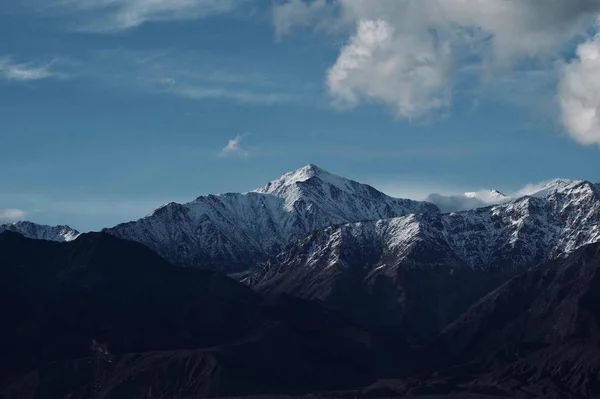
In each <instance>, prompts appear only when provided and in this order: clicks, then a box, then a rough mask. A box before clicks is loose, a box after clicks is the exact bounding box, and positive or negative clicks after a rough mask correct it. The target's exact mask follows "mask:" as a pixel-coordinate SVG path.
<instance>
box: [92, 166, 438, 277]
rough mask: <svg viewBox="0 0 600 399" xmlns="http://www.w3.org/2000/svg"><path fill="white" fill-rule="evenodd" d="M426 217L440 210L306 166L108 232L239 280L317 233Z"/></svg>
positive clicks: (176, 260)
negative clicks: (366, 222) (298, 240)
mask: <svg viewBox="0 0 600 399" xmlns="http://www.w3.org/2000/svg"><path fill="white" fill-rule="evenodd" d="M423 212H425V213H437V212H438V209H437V207H435V206H434V205H432V204H429V203H424V202H417V201H411V200H404V199H397V198H392V197H388V196H386V195H385V194H383V193H381V192H379V191H377V190H375V189H374V188H373V187H371V186H368V185H365V184H360V183H357V182H355V181H351V180H347V179H344V178H342V177H338V176H335V175H333V174H330V173H329V172H327V171H325V170H323V169H321V168H319V167H317V166H315V165H308V166H305V167H303V168H301V169H298V170H296V171H293V172H290V173H286V174H285V175H283V176H282V177H280V178H279V179H277V180H275V181H272V182H270V183H269V184H267V185H266V186H264V187H261V188H259V189H257V190H254V191H251V192H248V193H244V194H223V195H209V196H203V197H199V198H197V199H196V200H194V201H192V202H190V203H187V204H177V203H170V204H167V205H165V206H163V207H161V208H158V209H157V210H155V211H154V212H153V213H152V214H150V215H149V216H147V217H145V218H143V219H140V220H138V221H135V222H130V223H124V224H120V225H117V226H115V227H113V228H109V229H106V230H104V231H105V232H107V233H110V234H113V235H115V236H117V237H120V238H125V239H129V240H133V241H137V242H140V243H143V244H145V245H146V246H148V247H149V248H151V249H153V250H154V251H156V252H157V253H159V254H160V255H161V256H162V257H164V258H165V259H167V260H169V261H170V262H172V263H174V264H177V265H181V266H186V267H200V268H205V269H211V270H218V271H224V272H228V273H233V272H240V271H245V270H248V269H249V268H251V267H253V266H254V265H255V264H256V263H258V262H262V261H264V260H266V259H267V258H269V257H270V256H274V255H275V254H277V253H278V252H279V251H281V250H282V249H283V248H284V247H285V246H286V245H287V244H289V243H290V242H292V241H293V240H294V239H296V238H299V237H301V236H303V235H305V234H308V233H310V232H311V231H313V230H317V229H322V228H324V227H327V226H330V225H334V224H341V223H348V222H355V221H360V220H376V219H383V218H391V217H397V216H404V215H408V214H413V213H423Z"/></svg>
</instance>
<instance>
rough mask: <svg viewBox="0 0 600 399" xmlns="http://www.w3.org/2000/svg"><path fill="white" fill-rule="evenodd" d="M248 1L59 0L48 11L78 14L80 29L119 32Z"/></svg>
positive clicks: (208, 13) (227, 9) (207, 13)
mask: <svg viewBox="0 0 600 399" xmlns="http://www.w3.org/2000/svg"><path fill="white" fill-rule="evenodd" d="M245 1H246V0H59V1H57V2H56V3H54V4H52V5H51V6H46V7H45V10H59V11H61V12H67V13H71V14H74V15H76V16H77V17H78V19H80V20H81V23H79V24H78V25H77V26H78V29H80V30H85V31H94V32H99V33H102V32H115V31H122V30H126V29H131V28H135V27H138V26H140V25H143V24H145V23H148V22H152V21H157V22H162V21H171V20H193V19H199V18H205V17H208V16H211V15H218V14H224V13H228V12H230V11H232V10H234V9H235V8H237V7H239V6H241V5H242V4H244V3H245Z"/></svg>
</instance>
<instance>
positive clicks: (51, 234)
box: [0, 222, 79, 242]
mask: <svg viewBox="0 0 600 399" xmlns="http://www.w3.org/2000/svg"><path fill="white" fill-rule="evenodd" d="M4 231H13V232H16V233H19V234H22V235H24V236H25V237H28V238H33V239H36V240H48V241H58V242H65V241H73V240H75V239H76V238H77V237H79V232H78V231H77V230H75V229H72V228H70V227H69V226H45V225H42V224H36V223H31V222H16V223H8V224H1V225H0V233H2V232H4Z"/></svg>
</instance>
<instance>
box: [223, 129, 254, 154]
mask: <svg viewBox="0 0 600 399" xmlns="http://www.w3.org/2000/svg"><path fill="white" fill-rule="evenodd" d="M245 136H246V134H243V135H240V134H238V135H237V136H235V138H233V139H231V140H229V141H228V142H227V145H226V146H225V147H223V148H222V149H221V152H220V153H219V157H221V158H225V157H231V156H237V157H247V156H248V155H250V153H249V151H248V150H246V149H245V148H243V147H242V140H243V138H244V137H245Z"/></svg>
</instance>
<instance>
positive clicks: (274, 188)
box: [253, 164, 356, 196]
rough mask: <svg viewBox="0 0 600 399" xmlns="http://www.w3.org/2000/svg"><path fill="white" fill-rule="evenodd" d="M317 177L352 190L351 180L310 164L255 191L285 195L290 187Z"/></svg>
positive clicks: (342, 188) (348, 190) (346, 189)
mask: <svg viewBox="0 0 600 399" xmlns="http://www.w3.org/2000/svg"><path fill="white" fill-rule="evenodd" d="M311 179H315V180H318V181H319V182H321V183H326V184H329V185H331V186H334V187H336V188H338V189H340V190H342V191H346V192H352V191H353V187H352V186H353V183H355V184H356V182H352V181H351V180H348V179H346V178H343V177H340V176H336V175H334V174H332V173H329V172H328V171H326V170H325V169H322V168H320V167H318V166H316V165H313V164H309V165H306V166H304V167H302V168H300V169H297V170H294V171H292V172H288V173H286V174H284V175H283V176H281V177H280V178H279V179H277V180H273V181H271V182H269V183H268V184H267V185H265V186H263V187H260V188H258V189H256V190H254V191H253V192H255V193H263V194H273V195H278V196H280V195H282V194H283V195H285V193H286V191H287V189H288V188H289V187H294V186H297V185H298V184H300V183H305V182H307V181H308V180H311Z"/></svg>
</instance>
